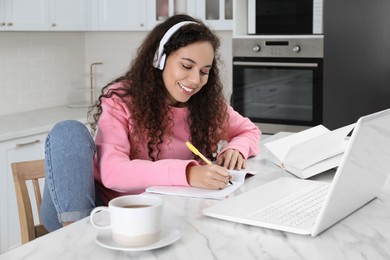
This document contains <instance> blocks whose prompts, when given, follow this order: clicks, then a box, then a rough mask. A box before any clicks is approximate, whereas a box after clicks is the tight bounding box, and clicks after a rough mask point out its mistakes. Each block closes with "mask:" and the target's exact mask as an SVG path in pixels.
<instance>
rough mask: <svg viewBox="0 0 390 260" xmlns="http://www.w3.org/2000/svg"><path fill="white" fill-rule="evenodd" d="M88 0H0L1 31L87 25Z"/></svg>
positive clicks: (42, 29)
mask: <svg viewBox="0 0 390 260" xmlns="http://www.w3.org/2000/svg"><path fill="white" fill-rule="evenodd" d="M87 1H88V0H0V30H2V31H49V30H52V31H63V30H72V31H77V30H87V29H88V25H89V23H88V21H89V20H90V19H89V16H88V8H87V3H88V2H87Z"/></svg>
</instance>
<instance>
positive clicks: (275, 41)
mask: <svg viewBox="0 0 390 260" xmlns="http://www.w3.org/2000/svg"><path fill="white" fill-rule="evenodd" d="M323 49H324V41H323V37H315V38H271V37H256V38H239V39H238V38H234V39H233V57H283V58H284V57H287V58H294V57H296V58H323V56H324V52H323Z"/></svg>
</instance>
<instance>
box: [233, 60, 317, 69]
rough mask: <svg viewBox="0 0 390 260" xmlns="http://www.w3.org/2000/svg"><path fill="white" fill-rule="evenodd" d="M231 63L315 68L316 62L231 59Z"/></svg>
mask: <svg viewBox="0 0 390 260" xmlns="http://www.w3.org/2000/svg"><path fill="white" fill-rule="evenodd" d="M233 65H238V66H258V67H271V66H272V67H300V68H316V67H318V64H317V63H293V62H248V61H233Z"/></svg>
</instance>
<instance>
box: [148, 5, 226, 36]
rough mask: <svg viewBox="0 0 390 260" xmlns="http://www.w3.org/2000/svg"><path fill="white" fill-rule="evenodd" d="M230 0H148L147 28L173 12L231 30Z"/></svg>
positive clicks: (216, 27) (221, 28) (215, 27)
mask: <svg viewBox="0 0 390 260" xmlns="http://www.w3.org/2000/svg"><path fill="white" fill-rule="evenodd" d="M232 5H233V2H232V0H148V29H149V30H151V29H153V28H154V26H155V25H156V24H158V23H159V22H161V21H164V20H165V19H166V18H167V17H169V16H172V15H174V14H180V13H185V14H188V15H191V16H193V17H196V18H198V19H201V20H203V21H204V22H205V23H206V24H207V25H208V26H210V27H211V28H213V29H214V30H232V28H233V6H232Z"/></svg>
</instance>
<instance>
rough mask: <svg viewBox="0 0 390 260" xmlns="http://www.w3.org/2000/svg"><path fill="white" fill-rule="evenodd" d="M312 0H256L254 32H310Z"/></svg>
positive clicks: (311, 26)
mask: <svg viewBox="0 0 390 260" xmlns="http://www.w3.org/2000/svg"><path fill="white" fill-rule="evenodd" d="M312 31H313V0H257V1H256V34H269V35H272V34H274V35H275V34H285V35H286V34H287V35H288V34H312Z"/></svg>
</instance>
